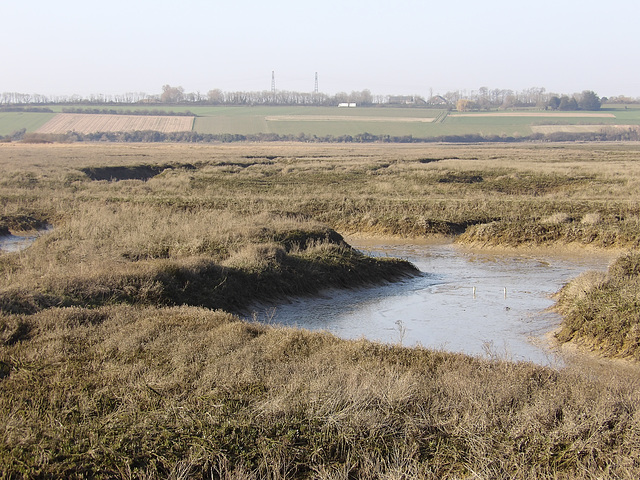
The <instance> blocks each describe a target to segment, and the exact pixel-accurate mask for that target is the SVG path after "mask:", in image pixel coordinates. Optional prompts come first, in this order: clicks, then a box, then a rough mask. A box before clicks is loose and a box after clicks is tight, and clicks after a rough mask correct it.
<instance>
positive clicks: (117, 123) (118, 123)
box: [36, 113, 193, 133]
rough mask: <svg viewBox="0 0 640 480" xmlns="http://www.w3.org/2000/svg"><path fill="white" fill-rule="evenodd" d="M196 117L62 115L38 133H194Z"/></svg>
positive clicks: (50, 121) (54, 118)
mask: <svg viewBox="0 0 640 480" xmlns="http://www.w3.org/2000/svg"><path fill="white" fill-rule="evenodd" d="M192 127H193V117H183V116H159V115H96V114H86V113H60V114H58V115H56V116H55V117H53V118H52V119H51V120H49V121H48V122H47V123H45V124H44V125H43V126H42V127H40V128H39V129H38V130H36V133H67V132H78V133H95V132H134V131H146V130H153V131H156V132H163V133H169V132H185V131H191V129H192Z"/></svg>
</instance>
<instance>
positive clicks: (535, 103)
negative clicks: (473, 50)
mask: <svg viewBox="0 0 640 480" xmlns="http://www.w3.org/2000/svg"><path fill="white" fill-rule="evenodd" d="M340 103H355V104H357V105H358V106H369V105H377V106H382V105H405V106H437V107H439V108H443V107H444V108H451V109H452V108H458V109H462V110H489V109H496V108H502V109H509V108H523V107H537V108H541V109H551V110H576V109H584V110H597V109H599V108H600V105H601V104H603V103H624V104H632V103H640V98H631V97H626V96H617V97H612V98H599V97H598V95H597V94H596V93H595V92H593V91H591V90H585V91H583V92H582V93H576V94H571V95H568V94H557V93H553V92H547V91H546V89H545V88H541V87H532V88H528V89H524V90H520V91H515V90H507V89H490V88H487V87H482V88H480V89H478V90H472V91H465V90H455V91H450V92H446V93H444V94H442V95H440V94H436V95H434V94H430V95H429V96H428V97H424V96H420V95H374V94H372V93H371V91H369V90H367V89H365V90H362V91H353V92H351V93H346V92H339V93H336V94H335V95H328V94H325V93H320V92H295V91H288V90H275V91H273V90H263V91H232V92H225V91H222V90H220V89H213V90H209V91H208V92H207V93H206V94H203V93H201V92H190V93H189V92H185V90H184V88H183V87H181V86H171V85H164V86H163V87H162V92H161V93H159V94H152V95H148V94H146V93H143V92H130V93H125V94H122V95H103V94H96V95H89V96H87V97H82V96H80V95H71V96H57V95H54V96H46V95H39V94H24V93H17V92H4V93H0V105H4V106H11V105H47V104H75V105H78V104H85V105H113V104H137V105H144V104H188V105H317V106H335V105H338V104H340Z"/></svg>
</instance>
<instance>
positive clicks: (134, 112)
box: [62, 107, 197, 117]
mask: <svg viewBox="0 0 640 480" xmlns="http://www.w3.org/2000/svg"><path fill="white" fill-rule="evenodd" d="M62 111H63V113H90V114H96V115H98V114H101V115H161V116H170V117H172V116H173V117H195V116H197V115H196V114H195V113H193V112H190V111H189V110H187V111H184V112H176V111H173V110H159V109H156V108H154V109H152V110H144V109H136V110H116V109H115V108H82V107H65V108H63V109H62Z"/></svg>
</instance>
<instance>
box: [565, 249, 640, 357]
mask: <svg viewBox="0 0 640 480" xmlns="http://www.w3.org/2000/svg"><path fill="white" fill-rule="evenodd" d="M557 308H558V310H559V311H560V312H561V313H562V314H563V317H564V319H563V322H562V329H561V330H560V332H559V333H558V334H557V338H558V339H559V340H560V341H562V342H567V341H570V340H573V341H575V342H577V343H579V344H582V345H585V346H587V347H589V348H591V349H593V350H596V351H598V352H599V353H601V354H603V355H605V356H609V357H623V358H632V359H634V360H636V361H638V360H640V254H638V253H632V254H628V255H625V256H622V257H620V258H618V259H617V260H616V261H615V262H614V263H613V264H612V265H611V266H610V267H609V270H608V272H607V273H606V274H603V273H595V272H589V273H586V274H584V275H582V276H581V277H579V278H577V279H575V280H573V281H572V282H570V283H569V284H568V285H567V286H566V287H564V288H563V289H562V290H561V291H560V292H559V294H558V302H557Z"/></svg>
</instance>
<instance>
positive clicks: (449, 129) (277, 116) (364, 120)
mask: <svg viewBox="0 0 640 480" xmlns="http://www.w3.org/2000/svg"><path fill="white" fill-rule="evenodd" d="M67 107H68V106H61V105H57V106H51V107H49V108H50V109H51V110H53V111H54V112H56V113H59V112H62V111H63V110H64V109H65V108H67ZM78 108H85V107H83V106H78ZM86 108H90V107H86ZM92 108H93V107H92ZM98 108H100V107H98ZM100 109H101V110H102V108H100ZM106 109H107V110H116V111H119V112H123V113H129V112H135V111H140V110H149V111H156V112H158V111H159V112H160V113H161V112H163V111H164V112H186V111H189V112H191V113H193V114H195V115H196V119H195V122H194V131H196V132H198V133H202V134H241V135H252V134H261V133H267V134H270V133H272V134H278V135H298V134H306V135H316V136H319V137H324V136H335V137H337V136H341V135H357V134H362V133H369V134H373V135H391V136H408V135H411V136H413V137H417V138H432V137H439V136H446V135H485V136H493V135H497V136H528V135H531V134H532V133H534V130H533V129H532V127H536V126H540V125H544V126H558V127H559V130H558V131H561V129H560V127H566V126H567V125H581V126H585V127H581V128H583V129H585V128H588V127H586V126H588V125H593V130H592V131H597V130H598V129H599V127H600V126H613V125H635V126H638V125H640V106H632V107H629V106H623V105H607V106H605V107H604V108H603V109H602V110H601V111H600V112H597V113H599V114H608V115H611V116H610V117H607V116H604V117H603V116H601V117H598V116H593V115H594V112H544V111H540V110H522V111H513V112H511V111H510V112H508V115H509V116H506V115H505V112H498V111H494V112H474V113H471V114H469V113H465V114H462V113H458V112H455V111H454V112H450V113H447V111H446V110H438V109H426V108H401V107H395V108H393V107H357V108H339V107H305V106H300V107H295V106H294V107H291V106H288V107H287V106H236V107H234V106H198V105H191V106H189V105H180V106H172V105H157V106H138V105H131V106H122V107H120V106H118V107H106ZM488 113H489V114H490V115H488ZM567 114H569V115H574V116H566V115H567ZM53 115H54V113H23V112H6V113H0V135H10V134H11V133H13V132H15V131H18V130H21V129H23V128H26V130H27V132H34V131H36V130H37V129H38V128H39V127H40V126H42V125H43V124H44V123H45V122H46V121H48V120H49V119H50V118H52V117H53Z"/></svg>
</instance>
